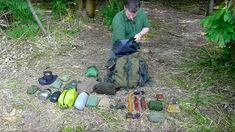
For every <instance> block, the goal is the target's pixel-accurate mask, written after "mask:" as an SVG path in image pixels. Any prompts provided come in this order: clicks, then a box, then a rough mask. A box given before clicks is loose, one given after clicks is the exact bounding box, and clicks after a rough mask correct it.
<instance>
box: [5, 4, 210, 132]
mask: <svg viewBox="0 0 235 132" xmlns="http://www.w3.org/2000/svg"><path fill="white" fill-rule="evenodd" d="M143 7H144V9H145V10H146V12H147V14H148V16H149V19H150V23H151V27H152V28H151V33H150V34H149V36H148V39H146V40H145V42H143V43H142V47H141V54H142V55H143V57H144V58H145V59H146V60H147V62H148V65H149V70H150V75H151V81H150V82H149V83H148V84H147V85H146V86H145V87H143V88H142V89H143V90H144V91H145V95H144V96H145V97H146V99H147V100H150V99H154V96H155V95H156V94H157V93H163V94H164V95H165V97H166V100H165V102H166V104H167V103H168V102H169V101H170V100H171V99H172V98H177V99H178V100H180V99H182V98H183V97H184V96H187V93H186V92H185V91H183V90H182V89H180V88H178V87H176V86H171V85H167V83H166V82H165V81H164V80H163V79H162V75H163V74H167V73H171V70H170V69H169V67H170V65H172V64H175V63H179V62H180V60H181V59H182V58H183V57H182V56H181V55H182V53H183V52H185V49H187V48H190V47H195V46H199V45H202V44H206V41H205V40H204V39H203V36H202V35H201V34H202V29H201V26H200V24H199V21H200V19H201V18H202V17H203V16H202V15H195V14H191V13H189V12H182V11H177V10H174V9H171V8H169V7H167V8H166V7H164V6H163V5H161V4H159V3H157V2H156V3H154V4H152V3H148V2H146V3H143ZM78 21H79V20H78ZM92 21H95V24H94V23H93V24H91V22H90V23H88V24H87V23H83V22H79V23H78V25H77V26H79V28H80V29H81V31H80V32H79V33H78V34H76V35H73V36H67V35H61V34H57V33H51V34H50V35H49V36H47V37H38V38H37V39H34V40H23V41H22V40H20V41H13V40H9V39H7V38H6V37H5V36H4V35H2V36H1V40H0V41H1V44H0V45H1V46H0V55H1V57H0V78H1V79H0V93H1V94H0V98H1V100H0V105H1V107H0V131H60V130H61V129H62V128H64V127H68V126H70V127H73V128H75V127H77V126H80V127H82V128H84V129H85V130H87V131H185V130H187V129H186V128H185V126H184V125H185V123H186V122H188V121H190V120H191V118H190V116H188V115H187V113H184V112H183V111H182V112H181V113H177V114H171V113H168V112H167V111H166V108H165V107H164V110H163V111H162V112H163V113H165V115H166V121H165V122H164V123H161V124H158V123H157V124H156V123H155V124H154V123H150V122H149V121H148V119H147V115H148V114H149V112H150V111H149V110H146V111H140V113H141V118H140V119H138V120H127V119H126V118H125V114H126V112H127V110H112V109H110V110H102V109H98V108H93V109H90V108H85V109H84V110H83V111H78V110H77V109H75V108H71V109H65V110H62V109H60V108H59V106H58V105H57V104H54V103H51V102H50V101H49V100H47V101H41V100H39V99H38V98H37V97H35V96H34V95H27V94H26V89H27V87H28V86H30V85H32V84H36V85H38V82H37V80H38V78H39V77H41V76H42V74H43V71H44V70H45V69H47V70H51V71H53V73H54V74H57V75H59V76H62V75H64V74H68V75H70V77H71V79H76V80H80V81H84V80H87V79H88V78H87V77H85V74H84V73H85V70H86V67H87V66H88V65H89V64H95V65H97V67H98V69H99V70H100V77H101V78H103V77H104V75H105V72H106V71H105V67H104V64H105V61H106V60H107V58H108V54H109V48H110V45H111V31H110V30H109V29H108V28H107V27H104V26H103V25H102V22H99V21H98V20H92ZM65 23H66V22H65ZM41 88H45V87H41ZM52 90H53V91H55V89H52ZM98 96H103V95H98ZM109 98H110V99H112V100H113V99H114V100H118V99H121V101H122V102H124V103H126V102H127V95H126V94H125V91H124V90H122V91H119V92H118V93H117V95H115V96H109ZM126 104H127V103H126Z"/></svg>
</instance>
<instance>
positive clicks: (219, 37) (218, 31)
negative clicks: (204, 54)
mask: <svg viewBox="0 0 235 132" xmlns="http://www.w3.org/2000/svg"><path fill="white" fill-rule="evenodd" d="M202 25H203V26H204V27H205V28H206V37H207V39H209V40H211V41H213V42H216V43H219V45H220V46H221V47H226V46H228V47H230V45H229V44H230V43H231V42H232V41H235V26H234V25H235V18H234V17H233V16H232V7H230V8H226V7H224V8H222V9H220V10H219V11H218V12H215V13H214V14H212V15H210V16H207V17H205V18H204V19H203V20H202Z"/></svg>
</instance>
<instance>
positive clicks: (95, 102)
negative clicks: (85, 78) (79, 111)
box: [86, 95, 100, 107]
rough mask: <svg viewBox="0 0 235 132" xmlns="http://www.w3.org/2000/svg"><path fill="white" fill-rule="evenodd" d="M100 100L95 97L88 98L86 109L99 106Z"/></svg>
mask: <svg viewBox="0 0 235 132" xmlns="http://www.w3.org/2000/svg"><path fill="white" fill-rule="evenodd" d="M99 101H100V98H99V97H97V96H92V95H91V96H89V97H88V99H87V102H86V106H87V107H96V106H97V105H98V104H99Z"/></svg>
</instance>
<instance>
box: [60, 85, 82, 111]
mask: <svg viewBox="0 0 235 132" xmlns="http://www.w3.org/2000/svg"><path fill="white" fill-rule="evenodd" d="M77 96H78V93H77V90H76V89H75V88H71V89H65V90H63V91H62V93H61V94H60V97H59V99H58V104H59V106H60V108H62V109H65V108H71V107H72V106H73V104H74V102H75V100H76V98H77Z"/></svg>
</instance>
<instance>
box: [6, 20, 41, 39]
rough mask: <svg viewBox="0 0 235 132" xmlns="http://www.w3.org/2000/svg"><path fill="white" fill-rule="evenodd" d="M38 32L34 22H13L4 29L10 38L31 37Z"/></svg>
mask: <svg viewBox="0 0 235 132" xmlns="http://www.w3.org/2000/svg"><path fill="white" fill-rule="evenodd" d="M38 32H39V27H38V25H36V24H27V25H26V24H18V23H13V24H12V27H11V28H10V29H8V30H7V31H6V34H7V35H8V36H10V37H12V38H25V37H33V36H35V35H36V34H37V33H38Z"/></svg>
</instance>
